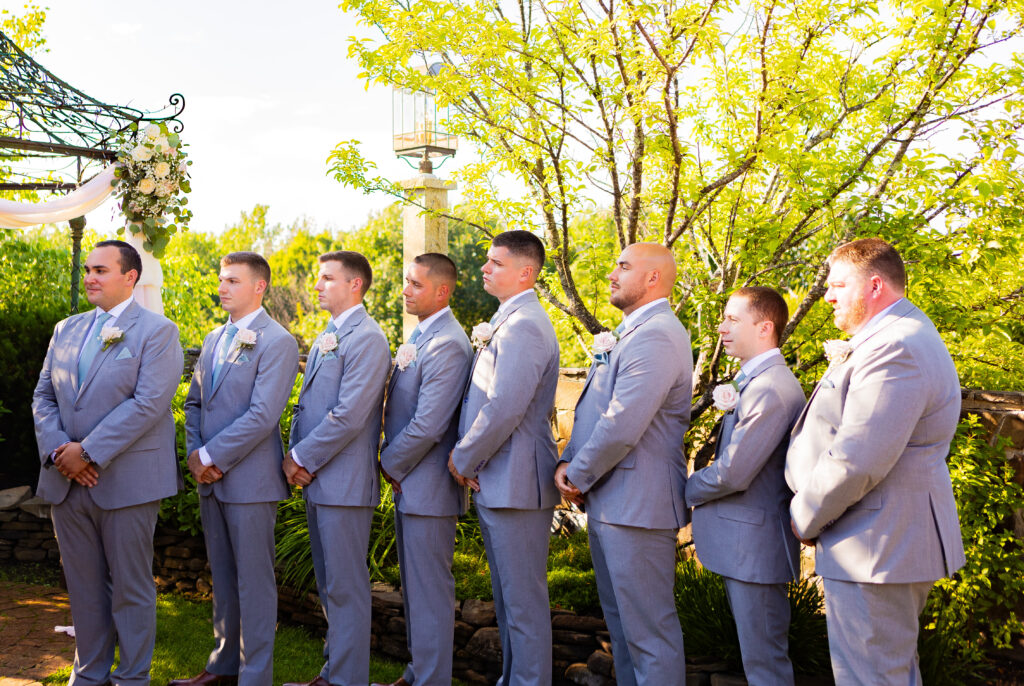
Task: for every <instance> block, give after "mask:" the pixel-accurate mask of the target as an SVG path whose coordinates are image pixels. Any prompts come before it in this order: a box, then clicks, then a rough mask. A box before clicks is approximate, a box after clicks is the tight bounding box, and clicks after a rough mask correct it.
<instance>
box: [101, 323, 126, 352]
mask: <svg viewBox="0 0 1024 686" xmlns="http://www.w3.org/2000/svg"><path fill="white" fill-rule="evenodd" d="M100 340H101V341H102V342H103V350H106V349H107V348H109V347H110V346H112V345H114V344H115V343H120V342H121V341H123V340H124V331H122V330H121V329H120V328H118V327H116V326H104V327H103V328H102V329H100Z"/></svg>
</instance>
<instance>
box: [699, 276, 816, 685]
mask: <svg viewBox="0 0 1024 686" xmlns="http://www.w3.org/2000/svg"><path fill="white" fill-rule="evenodd" d="M788 319H789V310H788V308H787V307H786V301H785V300H783V298H782V296H781V295H779V294H778V293H777V292H775V291H774V290H772V289H771V288H765V287H763V286H748V287H746V288H740V289H739V290H737V291H736V292H734V293H733V294H732V297H730V298H729V302H728V303H726V306H725V312H724V313H723V316H722V323H721V325H720V326H719V327H718V333H719V335H720V336H721V338H722V346H723V347H724V348H725V351H726V352H727V353H728V354H729V355H731V356H732V357H734V358H736V359H737V360H738V361H739V363H740V372H739V374H737V375H736V378H735V380H734V381H733V382H732V383H730V384H725V385H723V387H722V389H723V391H724V392H723V393H721V394H719V393H718V391H717V389H716V403H715V405H716V407H718V409H720V410H724V411H725V412H726V414H725V416H724V417H723V418H722V429H721V434H720V435H719V438H718V445H717V448H716V450H715V461H714V462H713V463H712V464H711V465H709V466H707V467H704V468H703V469H698V470H697V471H695V472H694V473H693V474H691V475H690V478H689V479H687V481H686V504H687V505H689V506H690V507H693V508H694V510H693V542H694V545H695V546H696V548H697V557H698V558H699V559H700V562H701V564H702V565H703V566H704V567H705V568H706V569H709V570H711V571H713V572H716V573H718V574H721V575H722V576H723V577H725V591H726V594H727V595H728V598H729V605H730V607H731V608H732V614H733V616H734V617H735V619H736V632H737V634H738V635H739V639H740V653H741V655H742V657H743V671H744V672H745V674H746V677H747V682H748V683H749V684H750V685H751V686H782V685H784V684H792V683H793V665H792V663H791V662H790V660H789V640H788V633H789V615H790V611H789V597H788V593H787V589H786V583H787V582H789V581H791V580H793V579H795V578H797V577H798V576H799V572H800V560H799V548H800V542H799V541H798V540H797V539H796V536H794V535H793V532H792V531H791V530H790V527H789V500H790V498H791V497H792V496H793V494H792V492H791V491H790V490H789V488H788V487H787V486H786V480H785V475H784V470H785V465H786V448H787V447H788V446H789V432H790V430H791V429H792V428H793V423H794V422H795V421H796V418H797V415H799V414H800V410H802V409H803V407H804V402H805V400H806V398H805V397H804V392H803V389H802V388H801V387H800V382H799V381H797V380H796V377H795V376H794V375H793V372H791V371H790V370H789V367H787V366H786V360H785V358H783V357H782V353H781V352H780V351H779V348H778V345H779V334H780V333H781V332H782V330H783V329H784V328H785V326H786V322H787V321H788Z"/></svg>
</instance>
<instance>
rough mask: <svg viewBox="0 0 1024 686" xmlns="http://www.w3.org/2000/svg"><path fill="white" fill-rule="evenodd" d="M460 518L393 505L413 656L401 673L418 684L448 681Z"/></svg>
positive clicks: (440, 685)
mask: <svg viewBox="0 0 1024 686" xmlns="http://www.w3.org/2000/svg"><path fill="white" fill-rule="evenodd" d="M455 520H456V517H455V516H454V515H452V516H451V517H427V516H421V515H413V514H405V513H402V512H399V511H398V510H395V535H396V539H397V544H398V565H399V573H400V574H401V577H402V602H403V604H404V605H405V632H406V636H407V644H408V646H409V654H410V655H412V659H411V660H410V661H409V664H408V665H407V666H406V668H405V674H403V675H402V677H403V678H404V679H405V680H406V681H408V682H409V683H410V684H415V685H416V686H450V684H451V683H452V651H453V645H454V643H455V577H453V576H452V557H453V555H454V554H455Z"/></svg>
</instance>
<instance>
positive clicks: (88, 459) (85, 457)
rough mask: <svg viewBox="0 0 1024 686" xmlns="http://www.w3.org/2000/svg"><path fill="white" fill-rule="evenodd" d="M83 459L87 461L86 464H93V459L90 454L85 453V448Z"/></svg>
mask: <svg viewBox="0 0 1024 686" xmlns="http://www.w3.org/2000/svg"><path fill="white" fill-rule="evenodd" d="M82 459H83V460H85V462H86V464H92V458H91V457H89V453H87V452H85V449H84V448H83V449H82Z"/></svg>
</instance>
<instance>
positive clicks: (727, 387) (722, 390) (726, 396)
mask: <svg viewBox="0 0 1024 686" xmlns="http://www.w3.org/2000/svg"><path fill="white" fill-rule="evenodd" d="M711 398H712V399H713V400H714V401H715V408H716V409H719V410H721V411H722V412H732V411H733V410H735V409H736V406H737V405H738V404H739V402H740V391H739V389H738V388H736V384H735V383H732V382H730V383H724V384H721V385H719V386H715V390H713V391H711Z"/></svg>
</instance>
